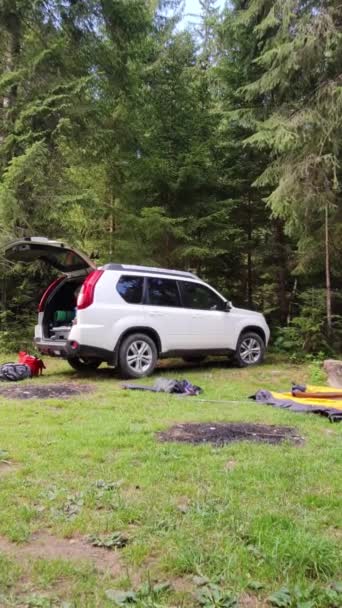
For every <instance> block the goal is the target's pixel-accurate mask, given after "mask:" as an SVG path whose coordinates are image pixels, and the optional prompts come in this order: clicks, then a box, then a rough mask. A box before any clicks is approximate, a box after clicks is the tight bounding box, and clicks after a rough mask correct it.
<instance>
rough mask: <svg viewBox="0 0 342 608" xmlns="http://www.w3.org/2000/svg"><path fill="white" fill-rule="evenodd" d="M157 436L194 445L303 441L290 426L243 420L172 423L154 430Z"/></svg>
mask: <svg viewBox="0 0 342 608" xmlns="http://www.w3.org/2000/svg"><path fill="white" fill-rule="evenodd" d="M157 436H158V438H159V440H160V441H179V442H184V443H194V444H196V443H213V444H215V445H224V444H225V443H231V442H232V441H255V442H258V443H260V442H261V443H271V444H276V443H281V442H283V441H290V442H291V443H294V444H297V445H298V444H300V443H303V441H304V440H303V437H301V436H300V435H299V434H298V432H297V431H296V429H294V428H292V427H288V426H274V425H266V424H249V423H243V422H231V423H229V424H225V423H221V422H220V423H218V422H208V423H201V424H176V425H174V426H172V427H170V428H169V429H168V430H167V431H164V432H162V433H157Z"/></svg>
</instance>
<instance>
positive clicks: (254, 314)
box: [231, 306, 265, 319]
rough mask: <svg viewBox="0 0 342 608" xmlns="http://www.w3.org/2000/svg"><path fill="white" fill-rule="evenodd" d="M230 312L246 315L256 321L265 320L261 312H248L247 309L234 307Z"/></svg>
mask: <svg viewBox="0 0 342 608" xmlns="http://www.w3.org/2000/svg"><path fill="white" fill-rule="evenodd" d="M231 312H232V313H236V314H238V315H243V316H245V315H248V316H249V317H255V318H257V319H264V318H265V317H264V315H263V314H262V313H261V312H256V311H255V310H248V308H237V307H236V306H233V307H232V309H231Z"/></svg>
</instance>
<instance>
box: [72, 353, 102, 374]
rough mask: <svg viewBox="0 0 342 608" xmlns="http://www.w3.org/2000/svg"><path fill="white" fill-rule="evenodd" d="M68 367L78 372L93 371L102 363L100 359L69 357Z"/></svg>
mask: <svg viewBox="0 0 342 608" xmlns="http://www.w3.org/2000/svg"><path fill="white" fill-rule="evenodd" d="M68 363H69V365H71V367H72V368H73V369H75V370H76V371H78V372H85V371H90V370H95V369H97V368H98V367H100V365H101V363H102V361H100V359H91V358H88V357H72V358H71V357H70V359H68Z"/></svg>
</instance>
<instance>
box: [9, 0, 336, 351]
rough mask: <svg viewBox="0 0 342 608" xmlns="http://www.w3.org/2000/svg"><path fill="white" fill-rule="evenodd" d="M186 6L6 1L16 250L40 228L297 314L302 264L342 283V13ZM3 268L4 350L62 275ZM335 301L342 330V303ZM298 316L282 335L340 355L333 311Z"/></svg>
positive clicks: (319, 281)
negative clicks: (330, 337) (193, 13)
mask: <svg viewBox="0 0 342 608" xmlns="http://www.w3.org/2000/svg"><path fill="white" fill-rule="evenodd" d="M181 10H182V3H181V2H180V0H165V1H163V2H157V1H154V0H152V1H151V2H144V1H143V0H136V1H135V2H127V1H125V0H118V1H117V2H112V1H111V0H105V1H103V2H99V1H93V0H85V1H84V2H74V1H72V0H66V1H65V2H60V1H59V0H52V1H51V2H48V3H46V2H40V1H39V2H29V1H28V0H15V1H13V2H9V1H8V0H6V1H4V2H2V3H1V6H0V246H1V247H2V246H3V245H4V244H5V243H6V242H8V241H9V240H11V239H12V238H15V237H22V236H27V235H32V234H36V235H44V236H48V237H52V238H55V239H56V238H60V239H62V240H65V241H66V242H70V244H71V245H75V246H78V247H79V248H80V249H83V250H84V251H86V252H87V253H89V254H93V255H94V257H96V259H97V260H98V261H99V263H101V262H108V261H109V260H113V261H123V262H133V263H145V264H152V265H156V264H157V265H162V266H173V267H179V268H188V269H192V270H194V271H196V272H198V273H199V274H201V276H203V278H204V279H206V280H208V281H210V282H211V283H213V284H214V285H215V286H217V288H219V289H220V290H221V291H222V292H223V293H224V294H225V295H226V296H227V297H229V298H230V299H233V301H234V302H235V303H236V304H237V305H242V306H247V307H255V308H259V309H263V310H265V312H266V313H267V314H268V316H269V320H270V323H271V325H272V326H274V327H275V326H279V325H284V324H286V321H287V319H288V316H289V308H290V302H291V285H292V284H293V278H292V273H296V276H298V277H300V282H301V289H302V290H303V291H305V290H309V289H311V288H312V287H313V286H314V287H315V288H317V289H319V288H323V287H324V281H325V274H326V259H325V236H326V235H325V230H324V222H325V214H326V212H327V213H328V229H329V252H330V261H328V265H330V270H331V276H332V284H333V288H334V289H335V290H338V289H340V288H341V285H342V283H341V281H342V275H341V268H340V262H339V260H340V255H341V248H340V245H339V243H340V242H341V237H342V228H341V226H342V209H341V192H340V190H341V188H340V182H341V166H342V158H341V145H340V142H341V116H342V94H341V91H342V88H341V86H340V85H341V83H340V76H339V73H340V68H339V66H340V61H341V57H342V46H341V24H340V19H339V8H338V6H337V5H336V3H335V2H333V1H330V0H329V1H328V2H326V3H324V6H322V4H321V3H320V2H318V0H317V1H316V0H313V2H309V3H301V2H297V0H250V1H249V2H243V1H242V0H234V1H233V2H231V3H228V5H227V6H226V8H225V10H224V11H223V12H222V13H220V11H219V10H218V6H217V3H216V2H215V0H201V18H200V20H199V23H198V24H197V25H196V27H188V28H184V27H182V25H181V24H180V23H179V20H180V18H181ZM0 266H1V335H0V344H1V347H0V348H1V349H4V348H6V345H8V347H10V348H14V347H15V348H17V346H19V344H18V340H17V338H16V336H18V337H19V338H20V340H19V341H21V342H22V343H25V344H27V341H26V334H27V335H28V334H29V333H30V328H31V327H32V324H33V322H34V321H33V318H32V317H31V311H32V312H33V313H34V308H35V305H36V304H37V300H38V299H39V298H38V295H39V294H41V293H42V292H43V291H44V287H45V286H46V285H47V284H49V282H50V279H51V276H50V274H49V272H48V271H47V269H46V268H45V269H44V268H43V267H42V266H41V267H35V268H32V269H30V268H27V269H26V272H25V273H23V272H22V269H20V267H19V265H18V266H16V267H11V268H8V266H7V265H6V263H5V261H4V260H3V259H2V258H1V254H0ZM333 314H334V315H335V316H334V324H335V329H336V331H335V332H334V335H335V334H336V335H338V336H340V330H338V329H337V328H338V323H339V322H340V321H339V318H338V315H339V314H341V305H340V304H339V303H338V302H337V300H336V299H335V298H334V301H333ZM296 316H297V317H298V320H296V321H295V320H293V323H291V326H290V327H289V328H286V329H285V330H284V335H283V334H281V333H280V334H279V337H278V342H279V344H280V342H281V341H282V340H283V343H284V344H285V347H286V345H288V344H290V343H291V344H293V345H295V342H296V339H295V336H296V332H299V335H300V336H301V338H300V339H301V347H300V348H301V349H304V350H308V351H310V352H311V351H313V352H317V350H319V349H324V350H327V346H326V344H325V343H326V338H325V329H324V327H323V328H322V327H321V320H320V319H319V318H318V313H316V312H313V313H312V315H308V318H306V317H307V315H306V313H305V314H304V315H303V314H302V313H300V314H299V315H296ZM324 316H325V312H324V311H322V319H323V317H324ZM337 342H338V340H337ZM328 346H330V341H329V344H328ZM333 347H334V348H336V349H338V348H340V347H339V346H338V344H333ZM281 348H283V347H281Z"/></svg>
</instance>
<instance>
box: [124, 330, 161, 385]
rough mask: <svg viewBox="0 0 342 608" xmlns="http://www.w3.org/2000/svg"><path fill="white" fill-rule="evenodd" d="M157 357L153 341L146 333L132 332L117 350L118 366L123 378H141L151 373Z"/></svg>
mask: <svg viewBox="0 0 342 608" xmlns="http://www.w3.org/2000/svg"><path fill="white" fill-rule="evenodd" d="M157 359H158V353H157V348H156V345H155V343H154V341H153V340H152V339H151V338H150V337H149V336H147V335H146V334H132V335H130V336H128V337H127V338H125V339H124V341H123V342H122V344H121V346H120V350H119V367H120V371H121V374H122V376H123V377H125V378H143V376H149V375H150V374H152V372H153V370H154V368H155V366H156V363H157Z"/></svg>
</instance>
